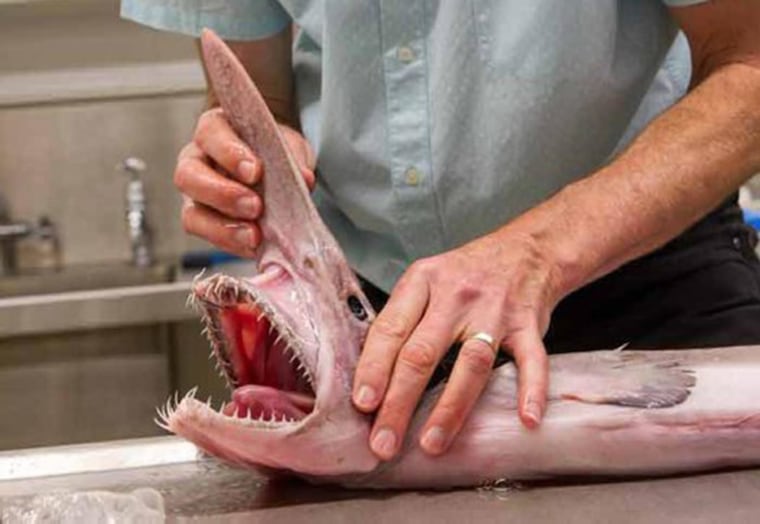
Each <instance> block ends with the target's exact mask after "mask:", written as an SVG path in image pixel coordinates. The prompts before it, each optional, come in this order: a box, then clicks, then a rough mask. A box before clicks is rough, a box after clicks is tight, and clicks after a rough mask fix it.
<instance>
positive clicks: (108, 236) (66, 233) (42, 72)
mask: <svg viewBox="0 0 760 524" xmlns="http://www.w3.org/2000/svg"><path fill="white" fill-rule="evenodd" d="M0 49H1V50H2V51H1V52H0V195H1V196H2V197H3V198H4V199H5V200H6V202H7V204H8V207H9V208H10V213H11V217H12V218H14V219H17V220H36V219H37V218H38V217H40V216H41V215H47V216H49V217H50V218H51V219H52V220H53V222H54V223H55V224H56V226H57V227H58V231H59V234H60V237H61V243H62V254H63V262H64V264H79V263H85V262H86V263H99V262H112V261H120V260H128V259H129V257H130V250H129V243H128V239H127V232H126V223H125V219H124V212H125V209H124V205H125V204H124V199H125V184H126V180H127V179H126V177H125V176H124V175H122V174H120V173H118V172H117V171H116V170H115V167H116V165H117V164H119V162H121V161H122V160H123V159H124V158H126V157H128V156H138V157H140V158H142V159H144V160H145V161H146V162H147V164H148V171H147V173H146V174H145V182H146V189H147V196H148V206H149V207H148V213H149V219H150V221H151V225H152V227H153V231H154V235H155V241H154V245H155V249H156V254H157V255H158V256H159V257H162V258H173V257H176V256H177V255H178V254H180V253H182V252H183V251H185V250H188V249H194V248H199V247H203V246H204V244H203V243H202V242H201V241H199V240H195V239H191V238H190V237H189V236H187V235H185V234H184V232H183V231H182V229H181V225H180V222H179V209H180V203H181V202H180V197H179V195H178V194H177V192H176V191H175V190H174V188H173V185H172V180H171V179H172V172H173V168H174V162H175V157H176V154H177V152H178V151H179V149H180V147H181V146H182V145H183V144H184V143H185V142H186V141H187V140H188V139H189V137H190V135H191V132H192V129H193V126H194V123H195V119H196V118H197V116H198V114H199V112H200V109H201V105H202V100H203V91H204V82H203V76H202V72H201V69H200V66H199V63H198V60H197V54H196V48H195V43H194V41H193V39H192V38H188V37H184V36H178V35H173V34H169V33H164V32H158V31H153V30H150V29H147V28H143V27H141V26H139V25H136V24H133V23H131V22H127V21H123V20H121V19H119V17H118V1H117V0H64V1H61V0H47V1H37V2H16V3H11V4H7V3H5V4H0Z"/></svg>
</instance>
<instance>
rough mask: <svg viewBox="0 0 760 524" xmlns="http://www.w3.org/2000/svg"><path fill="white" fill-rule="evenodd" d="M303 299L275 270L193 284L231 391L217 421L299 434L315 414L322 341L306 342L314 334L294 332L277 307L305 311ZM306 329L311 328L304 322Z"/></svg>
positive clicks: (289, 280)
mask: <svg viewBox="0 0 760 524" xmlns="http://www.w3.org/2000/svg"><path fill="white" fill-rule="evenodd" d="M300 295H301V293H299V291H298V290H297V289H296V287H295V285H294V283H293V279H292V278H291V277H290V275H289V274H288V273H287V271H286V270H285V269H283V268H282V267H281V266H277V265H272V266H270V267H268V268H267V270H266V271H265V272H263V273H261V274H259V275H257V276H256V277H254V278H253V279H240V280H239V279H236V278H233V277H229V276H226V275H214V276H212V277H209V278H207V279H205V280H201V281H197V282H196V283H195V286H194V291H193V295H192V296H191V301H192V302H193V303H194V304H195V305H196V306H198V307H199V308H200V309H201V311H202V314H203V321H204V323H205V329H204V331H205V333H206V336H207V338H208V339H209V342H210V344H211V348H212V353H211V355H212V356H213V357H214V358H215V359H216V367H217V370H218V371H219V374H220V376H222V377H223V378H224V379H225V381H226V382H227V386H228V388H229V389H230V391H231V399H230V401H229V402H227V403H224V404H222V406H221V408H220V409H219V411H218V412H217V413H216V414H217V415H218V416H222V417H225V419H227V420H228V421H229V422H232V423H240V424H245V425H253V426H256V427H260V428H265V429H277V428H282V429H285V428H296V427H300V426H302V425H303V424H304V423H305V422H306V421H307V420H308V419H309V418H311V416H312V415H315V414H316V412H317V411H318V410H317V407H316V404H317V395H316V393H315V392H316V391H317V370H316V357H317V348H318V341H317V340H316V339H313V340H306V339H305V338H304V336H302V334H303V332H308V333H312V334H313V330H312V326H310V325H309V326H306V329H303V328H302V329H300V330H299V329H297V328H298V326H294V325H293V324H294V322H293V319H292V318H289V317H286V316H285V314H284V313H282V312H281V309H280V308H278V307H277V305H276V302H277V301H278V300H282V299H283V297H288V300H292V301H296V302H298V303H299V304H300V305H301V307H302V310H303V311H305V310H306V308H307V307H308V305H307V304H306V300H305V297H302V296H300ZM288 309H292V308H288ZM302 321H303V322H304V323H306V324H309V323H310V322H311V321H310V319H309V318H308V317H307V316H306V315H304V318H303V319H302ZM299 331H300V332H301V333H299ZM190 396H191V397H192V396H194V395H190ZM188 400H192V399H191V398H190V399H188ZM197 404H200V405H202V403H197ZM201 409H202V408H201ZM209 409H210V406H209Z"/></svg>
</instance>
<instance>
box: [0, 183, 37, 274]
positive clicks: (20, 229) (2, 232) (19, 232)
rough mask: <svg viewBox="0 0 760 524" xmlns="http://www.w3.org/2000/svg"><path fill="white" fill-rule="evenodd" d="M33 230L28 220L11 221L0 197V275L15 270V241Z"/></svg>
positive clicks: (11, 272)
mask: <svg viewBox="0 0 760 524" xmlns="http://www.w3.org/2000/svg"><path fill="white" fill-rule="evenodd" d="M33 231H34V228H33V226H32V225H31V224H30V223H29V222H11V219H10V216H9V213H8V207H7V206H6V205H5V201H4V200H3V199H2V198H0V276H7V275H11V274H13V273H15V272H16V269H17V268H16V241H17V240H19V239H22V238H24V237H27V236H29V235H31V234H32V232H33Z"/></svg>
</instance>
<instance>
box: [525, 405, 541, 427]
mask: <svg viewBox="0 0 760 524" xmlns="http://www.w3.org/2000/svg"><path fill="white" fill-rule="evenodd" d="M523 412H524V413H525V417H526V418H527V419H528V420H529V422H530V425H529V427H531V428H535V427H537V426H538V424H539V423H540V422H541V406H540V405H539V403H538V402H536V401H535V400H528V401H527V402H526V403H525V409H524V410H523Z"/></svg>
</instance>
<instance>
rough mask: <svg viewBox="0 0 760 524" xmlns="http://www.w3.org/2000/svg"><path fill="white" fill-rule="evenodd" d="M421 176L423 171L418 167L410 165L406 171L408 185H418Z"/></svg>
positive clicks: (405, 176) (405, 178) (405, 177)
mask: <svg viewBox="0 0 760 524" xmlns="http://www.w3.org/2000/svg"><path fill="white" fill-rule="evenodd" d="M421 178H422V173H420V172H419V171H418V170H417V168H414V167H410V168H409V169H407V170H406V171H405V172H404V180H405V181H406V185H408V186H416V185H417V184H419V183H420V179H421Z"/></svg>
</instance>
